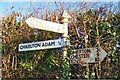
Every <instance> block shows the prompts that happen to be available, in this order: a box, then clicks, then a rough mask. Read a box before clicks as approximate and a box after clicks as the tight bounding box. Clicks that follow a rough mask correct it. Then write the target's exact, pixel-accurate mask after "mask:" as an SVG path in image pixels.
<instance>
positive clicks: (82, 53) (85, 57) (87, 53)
mask: <svg viewBox="0 0 120 80" xmlns="http://www.w3.org/2000/svg"><path fill="white" fill-rule="evenodd" d="M99 54H100V61H101V62H102V61H103V60H104V58H105V57H106V55H107V53H106V52H105V51H104V50H103V49H102V48H100V50H99ZM96 57H97V48H85V49H77V50H74V51H73V53H72V54H71V56H70V60H71V63H72V64H80V63H95V58H96Z"/></svg>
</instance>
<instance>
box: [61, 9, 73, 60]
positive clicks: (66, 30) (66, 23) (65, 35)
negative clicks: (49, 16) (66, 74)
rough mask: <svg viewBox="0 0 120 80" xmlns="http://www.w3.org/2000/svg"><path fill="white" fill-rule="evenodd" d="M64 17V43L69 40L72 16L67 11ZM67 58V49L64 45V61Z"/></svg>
mask: <svg viewBox="0 0 120 80" xmlns="http://www.w3.org/2000/svg"><path fill="white" fill-rule="evenodd" d="M62 17H63V20H62V22H63V26H64V34H63V38H64V41H66V40H67V38H68V20H69V19H70V18H71V17H70V15H69V14H68V13H67V12H66V11H64V12H63V15H62ZM64 43H66V42H64ZM66 56H67V47H66V46H65V45H64V46H63V59H65V58H66Z"/></svg>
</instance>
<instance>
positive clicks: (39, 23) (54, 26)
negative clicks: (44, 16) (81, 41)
mask: <svg viewBox="0 0 120 80" xmlns="http://www.w3.org/2000/svg"><path fill="white" fill-rule="evenodd" d="M25 21H26V23H27V24H28V25H29V26H30V27H33V28H37V29H41V30H47V31H53V32H57V33H64V32H65V30H64V27H63V24H59V23H54V22H50V21H45V20H41V19H38V18H34V17H30V18H28V19H27V20H25Z"/></svg>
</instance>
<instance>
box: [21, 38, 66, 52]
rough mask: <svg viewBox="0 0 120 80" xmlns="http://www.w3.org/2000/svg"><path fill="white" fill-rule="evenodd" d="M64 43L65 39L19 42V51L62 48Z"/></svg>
mask: <svg viewBox="0 0 120 80" xmlns="http://www.w3.org/2000/svg"><path fill="white" fill-rule="evenodd" d="M63 45H64V40H63V39H56V40H48V41H40V42H32V43H25V44H19V51H31V50H39V49H51V48H60V47H63Z"/></svg>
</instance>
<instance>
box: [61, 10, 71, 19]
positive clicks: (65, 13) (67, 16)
mask: <svg viewBox="0 0 120 80" xmlns="http://www.w3.org/2000/svg"><path fill="white" fill-rule="evenodd" d="M62 17H65V18H71V16H70V15H69V14H68V13H67V12H66V11H65V10H64V12H63V15H62Z"/></svg>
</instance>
